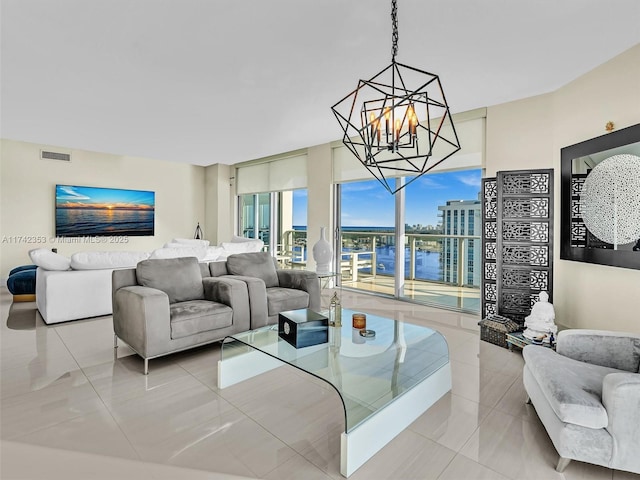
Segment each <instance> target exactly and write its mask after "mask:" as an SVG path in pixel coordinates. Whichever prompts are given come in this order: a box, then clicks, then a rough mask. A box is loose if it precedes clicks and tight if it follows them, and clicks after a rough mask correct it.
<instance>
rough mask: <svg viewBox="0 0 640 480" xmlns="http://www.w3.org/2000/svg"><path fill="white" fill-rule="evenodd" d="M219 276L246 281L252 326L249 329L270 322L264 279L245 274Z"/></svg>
mask: <svg viewBox="0 0 640 480" xmlns="http://www.w3.org/2000/svg"><path fill="white" fill-rule="evenodd" d="M218 278H232V279H235V280H240V281H242V282H244V284H245V285H246V288H247V293H248V294H249V316H250V318H251V326H250V328H249V329H248V330H255V329H256V328H260V327H264V326H265V325H267V324H268V317H269V313H268V308H267V287H266V285H265V283H264V280H262V279H261V278H257V277H247V276H245V275H227V276H223V277H218Z"/></svg>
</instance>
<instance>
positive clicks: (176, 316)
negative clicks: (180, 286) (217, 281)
mask: <svg viewBox="0 0 640 480" xmlns="http://www.w3.org/2000/svg"><path fill="white" fill-rule="evenodd" d="M169 310H170V312H171V313H170V318H171V338H172V339H176V338H183V337H188V336H191V335H195V334H197V333H201V332H208V331H209V330H217V329H219V328H224V327H229V326H231V324H232V317H233V310H232V309H231V307H228V306H227V305H223V304H221V303H217V302H210V301H208V300H190V301H186V302H179V303H174V304H172V305H170V307H169Z"/></svg>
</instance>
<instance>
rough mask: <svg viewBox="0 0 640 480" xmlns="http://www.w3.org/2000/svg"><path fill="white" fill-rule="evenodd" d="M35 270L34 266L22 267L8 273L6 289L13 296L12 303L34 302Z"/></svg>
mask: <svg viewBox="0 0 640 480" xmlns="http://www.w3.org/2000/svg"><path fill="white" fill-rule="evenodd" d="M36 268H38V267H36V266H35V265H22V266H20V267H16V268H14V269H13V270H11V271H10V272H9V278H7V288H8V289H9V291H10V292H11V293H12V294H13V301H14V302H33V301H35V299H36Z"/></svg>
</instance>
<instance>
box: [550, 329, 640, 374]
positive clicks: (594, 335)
mask: <svg viewBox="0 0 640 480" xmlns="http://www.w3.org/2000/svg"><path fill="white" fill-rule="evenodd" d="M556 351H557V352H558V353H559V354H561V355H564V356H565V357H569V358H573V359H574V360H578V361H580V362H587V363H591V364H594V365H601V366H603V367H610V368H616V369H618V370H626V371H627V372H633V373H636V372H639V373H640V335H638V334H637V333H625V332H614V331H608V330H586V329H574V330H562V331H560V332H559V333H558V342H557V344H556Z"/></svg>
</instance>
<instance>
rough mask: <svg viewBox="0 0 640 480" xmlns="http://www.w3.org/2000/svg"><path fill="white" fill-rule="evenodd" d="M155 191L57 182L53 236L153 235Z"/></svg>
mask: <svg viewBox="0 0 640 480" xmlns="http://www.w3.org/2000/svg"><path fill="white" fill-rule="evenodd" d="M154 212H155V193H154V192H147V191H142V190H121V189H116V188H97V187H79V186H73V185H56V236H60V237H81V236H112V235H122V236H124V235H131V236H145V235H153V234H154Z"/></svg>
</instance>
